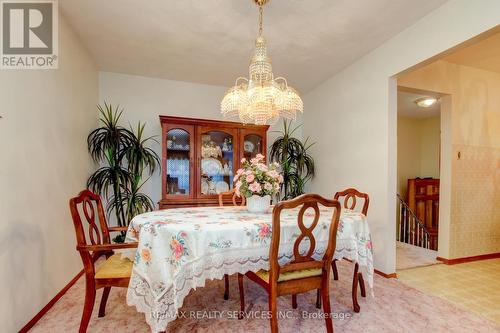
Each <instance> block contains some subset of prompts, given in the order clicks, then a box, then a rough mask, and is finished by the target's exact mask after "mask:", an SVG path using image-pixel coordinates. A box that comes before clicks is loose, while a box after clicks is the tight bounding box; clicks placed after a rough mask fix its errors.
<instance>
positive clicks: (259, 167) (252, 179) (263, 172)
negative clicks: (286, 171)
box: [234, 154, 283, 198]
mask: <svg viewBox="0 0 500 333" xmlns="http://www.w3.org/2000/svg"><path fill="white" fill-rule="evenodd" d="M264 159H265V157H264V155H262V154H258V155H257V156H255V157H254V158H252V159H251V160H250V161H247V160H246V159H242V160H241V163H242V168H241V169H239V170H238V171H237V172H236V175H235V176H234V182H235V189H236V195H238V196H242V195H243V196H245V197H246V198H249V197H251V196H252V195H258V196H261V197H264V196H266V195H274V194H276V193H278V192H279V189H280V184H281V183H282V182H283V176H282V175H281V174H280V172H279V164H278V163H276V162H274V163H272V164H270V165H266V164H265V163H264Z"/></svg>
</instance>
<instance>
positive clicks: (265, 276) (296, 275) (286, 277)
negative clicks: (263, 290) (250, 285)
mask: <svg viewBox="0 0 500 333" xmlns="http://www.w3.org/2000/svg"><path fill="white" fill-rule="evenodd" d="M255 274H257V276H258V277H260V278H261V279H262V280H264V281H266V282H269V271H265V270H263V269H261V270H260V271H258V272H257V273H255ZM321 274H322V270H321V268H311V269H302V270H300V271H291V272H285V273H281V274H280V276H279V277H278V282H283V281H290V280H297V279H303V278H308V277H311V276H319V275H321Z"/></svg>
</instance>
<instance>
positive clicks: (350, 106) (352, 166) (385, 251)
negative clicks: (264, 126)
mask: <svg viewBox="0 0 500 333" xmlns="http://www.w3.org/2000/svg"><path fill="white" fill-rule="evenodd" d="M465 23H466V24H465ZM498 24H500V1H497V0H479V1H469V0H452V1H449V2H447V3H445V4H444V5H443V6H441V7H439V8H438V9H436V10H435V11H433V12H431V13H430V14H429V15H427V16H425V17H424V18H422V19H421V20H419V21H418V22H416V23H415V24H414V25H413V26H411V27H409V28H407V29H406V30H404V31H402V32H401V33H399V34H398V35H397V36H395V37H393V38H392V39H390V40H388V41H387V42H385V43H384V44H383V45H381V46H380V47H378V48H377V49H375V50H373V51H372V52H370V53H368V54H367V55H366V56H364V57H363V58H361V59H359V60H358V61H356V62H354V63H353V64H351V65H350V66H348V67H347V68H345V69H344V70H342V71H341V72H340V73H338V74H337V75H335V76H333V77H332V78H330V79H329V80H327V81H326V82H324V83H323V84H321V85H320V86H318V87H317V88H315V89H314V90H313V91H311V92H310V93H309V94H307V95H306V96H305V103H306V105H307V108H306V110H305V113H304V123H305V127H304V135H305V136H307V135H309V136H311V137H312V138H313V139H315V140H317V141H318V144H317V145H316V146H315V147H314V156H315V158H316V163H317V168H318V177H317V178H316V180H315V181H314V182H313V184H312V186H311V189H312V190H313V191H315V192H319V193H320V194H323V195H329V196H331V195H332V194H333V193H334V192H335V191H337V190H338V189H341V188H344V187H347V186H355V187H358V188H359V189H360V190H362V191H366V192H368V193H369V194H370V210H369V213H368V219H369V223H370V225H371V231H372V236H373V239H374V252H375V267H376V268H377V269H379V270H381V271H383V272H386V273H391V272H394V270H395V234H396V233H395V231H394V228H395V226H396V224H395V221H396V216H395V215H396V208H395V198H396V163H397V162H396V161H397V153H396V149H397V147H396V83H395V79H394V76H395V75H396V74H397V73H399V72H401V71H403V70H405V69H407V68H409V67H411V66H414V65H416V64H419V63H420V62H422V61H424V60H426V59H428V58H430V57H432V56H435V55H436V54H439V53H441V52H443V51H445V50H447V49H449V48H451V47H453V46H455V45H457V44H459V43H461V42H464V41H466V40H468V39H470V38H472V37H474V36H476V35H478V34H480V33H482V32H484V31H486V30H488V29H491V28H493V27H495V26H496V25H498Z"/></svg>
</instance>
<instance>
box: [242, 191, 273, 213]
mask: <svg viewBox="0 0 500 333" xmlns="http://www.w3.org/2000/svg"><path fill="white" fill-rule="evenodd" d="M270 205H271V196H270V195H266V196H263V197H260V196H258V195H252V196H251V197H250V198H247V210H248V211H249V212H250V213H257V214H264V213H267V211H268V210H269V206H270Z"/></svg>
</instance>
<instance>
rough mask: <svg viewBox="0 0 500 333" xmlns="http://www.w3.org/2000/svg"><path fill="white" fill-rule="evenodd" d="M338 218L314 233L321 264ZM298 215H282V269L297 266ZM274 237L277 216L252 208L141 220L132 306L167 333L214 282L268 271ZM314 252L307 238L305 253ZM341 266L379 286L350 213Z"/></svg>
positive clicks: (366, 241)
mask: <svg viewBox="0 0 500 333" xmlns="http://www.w3.org/2000/svg"><path fill="white" fill-rule="evenodd" d="M332 212H333V210H331V209H329V208H321V209H320V213H321V214H320V220H319V222H318V225H317V226H316V228H315V229H314V232H313V234H314V237H315V240H316V249H315V257H316V258H318V259H320V258H321V257H322V255H323V253H324V251H325V249H326V246H327V240H328V232H327V231H328V226H329V225H330V221H331V218H332ZM297 215H298V210H284V211H282V216H281V238H280V251H279V252H280V256H279V261H280V264H284V263H286V262H288V261H290V260H291V259H293V244H294V241H295V239H296V238H297V237H298V236H299V235H300V230H299V229H298V226H297ZM313 217H314V212H313V211H312V210H311V212H306V214H305V220H306V221H307V219H310V220H311V221H312V219H313ZM306 221H305V224H306V225H308V223H307V222H306ZM271 229H272V214H251V213H249V212H248V211H246V208H245V207H200V208H179V209H168V210H162V211H155V212H150V213H146V214H141V215H138V216H136V217H135V218H134V219H133V220H132V221H131V223H130V226H129V229H128V232H127V238H126V241H127V242H132V241H138V242H139V246H138V248H137V251H132V252H128V254H125V255H127V256H128V257H130V258H131V259H132V260H133V261H134V267H133V271H132V276H131V279H130V284H129V287H128V291H127V303H128V304H129V305H133V306H135V307H136V308H137V310H138V311H139V312H142V313H144V314H145V315H146V321H147V323H148V324H149V325H150V327H151V331H152V332H159V331H163V330H165V328H166V326H167V324H168V323H169V322H170V321H173V320H175V318H176V314H177V311H178V309H179V308H180V307H181V306H182V303H183V300H184V297H186V296H187V295H188V293H189V291H190V290H191V289H193V288H197V287H203V286H204V285H205V280H206V279H221V278H223V276H224V274H234V273H238V272H239V273H246V272H247V271H258V270H260V269H268V268H269V245H270V242H271V233H272V230H271ZM308 248H309V243H308V240H307V238H306V239H305V240H303V241H302V243H301V250H303V251H305V250H307V249H308ZM334 258H336V259H342V258H348V259H351V260H352V261H355V262H357V263H358V264H359V266H360V268H361V271H362V272H363V273H364V275H365V278H366V280H367V282H368V284H369V286H370V288H371V287H372V286H373V252H372V242H371V236H370V230H369V227H368V223H367V221H366V218H365V216H364V215H362V214H361V213H356V212H353V211H349V210H342V214H341V217H340V223H339V228H338V233H337V246H336V251H335V255H334ZM221 297H222V295H221Z"/></svg>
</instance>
